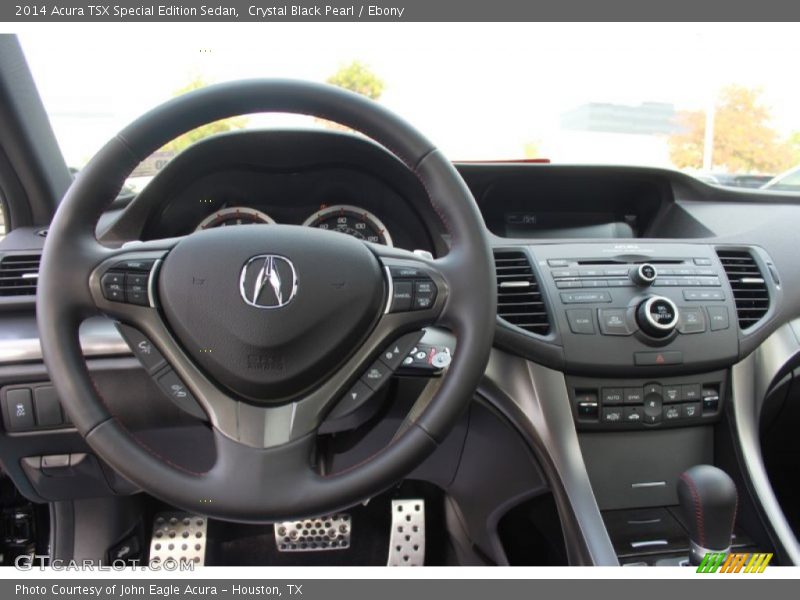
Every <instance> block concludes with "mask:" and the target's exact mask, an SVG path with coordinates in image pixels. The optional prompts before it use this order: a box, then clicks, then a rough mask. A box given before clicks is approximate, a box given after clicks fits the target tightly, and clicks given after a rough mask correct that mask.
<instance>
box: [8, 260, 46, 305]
mask: <svg viewBox="0 0 800 600" xmlns="http://www.w3.org/2000/svg"><path fill="white" fill-rule="evenodd" d="M40 258H41V256H40V255H38V254H7V255H6V256H4V257H3V258H2V259H0V296H35V295H36V282H37V279H38V277H39V260H40Z"/></svg>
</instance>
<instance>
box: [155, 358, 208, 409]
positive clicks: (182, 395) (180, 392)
mask: <svg viewBox="0 0 800 600" xmlns="http://www.w3.org/2000/svg"><path fill="white" fill-rule="evenodd" d="M156 381H157V382H158V386H159V387H160V388H161V391H163V392H164V393H165V394H166V395H167V396H168V397H169V399H170V400H172V402H174V403H175V404H176V405H177V406H178V408H180V409H182V410H184V411H186V412H187V413H189V414H190V415H192V416H194V417H197V418H198V419H205V418H206V414H205V412H203V410H202V409H201V408H200V405H198V404H197V400H195V398H194V396H193V395H192V392H190V391H189V389H188V388H187V387H186V386H185V385H184V383H183V381H181V380H180V378H179V377H178V375H177V374H176V373H175V371H173V370H172V369H168V370H167V371H166V372H165V373H163V374H162V375H159V377H158V379H157V380H156Z"/></svg>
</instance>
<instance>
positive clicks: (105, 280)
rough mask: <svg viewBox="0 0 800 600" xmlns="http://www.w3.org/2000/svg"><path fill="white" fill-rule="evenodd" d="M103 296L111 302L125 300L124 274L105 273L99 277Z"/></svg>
mask: <svg viewBox="0 0 800 600" xmlns="http://www.w3.org/2000/svg"><path fill="white" fill-rule="evenodd" d="M100 287H101V288H102V289H103V297H104V298H105V299H106V300H111V301H112V302H125V274H124V273H106V274H105V275H103V277H102V278H101V279H100Z"/></svg>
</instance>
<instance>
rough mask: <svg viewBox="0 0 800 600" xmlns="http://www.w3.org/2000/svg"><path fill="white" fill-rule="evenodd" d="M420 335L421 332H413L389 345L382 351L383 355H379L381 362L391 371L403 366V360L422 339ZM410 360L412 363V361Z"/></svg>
mask: <svg viewBox="0 0 800 600" xmlns="http://www.w3.org/2000/svg"><path fill="white" fill-rule="evenodd" d="M422 335H423V332H422V331H415V332H413V333H408V334H406V335H404V336H403V337H401V338H399V339H398V340H397V341H395V343H394V344H390V345H389V346H388V347H387V348H386V350H384V351H383V354H381V361H382V362H383V363H384V364H386V366H387V367H389V368H390V369H391V370H392V371H394V370H396V369H397V368H398V367H400V365H401V364H403V361H404V359H405V358H406V356H407V355H408V353H409V352H411V350H412V349H413V348H414V346H415V345H416V343H417V342H418V341H419V340H420V339H421V338H422ZM411 360H412V361H413V359H411Z"/></svg>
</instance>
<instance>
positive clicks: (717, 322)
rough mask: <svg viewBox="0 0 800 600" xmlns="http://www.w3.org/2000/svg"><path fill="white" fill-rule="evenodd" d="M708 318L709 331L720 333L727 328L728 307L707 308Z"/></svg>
mask: <svg viewBox="0 0 800 600" xmlns="http://www.w3.org/2000/svg"><path fill="white" fill-rule="evenodd" d="M706 310H707V311H708V318H709V321H711V331H720V330H722V329H727V328H728V327H729V322H728V307H726V306H708V307H706Z"/></svg>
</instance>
